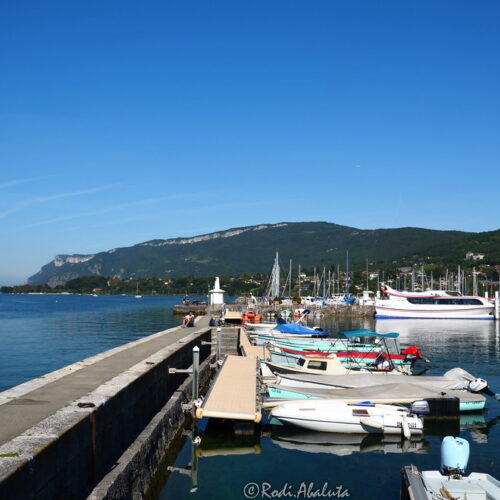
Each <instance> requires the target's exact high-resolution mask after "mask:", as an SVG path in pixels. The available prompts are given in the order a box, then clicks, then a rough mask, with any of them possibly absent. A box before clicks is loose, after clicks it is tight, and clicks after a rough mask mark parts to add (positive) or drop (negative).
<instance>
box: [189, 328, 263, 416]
mask: <svg viewBox="0 0 500 500" xmlns="http://www.w3.org/2000/svg"><path fill="white" fill-rule="evenodd" d="M238 345H239V347H240V350H241V352H242V354H243V355H242V356H234V355H229V356H227V357H226V358H225V360H224V364H223V365H222V368H221V370H220V372H219V374H218V375H217V378H216V379H215V381H214V382H213V385H212V387H211V389H210V391H209V392H208V394H207V396H206V398H205V400H204V402H203V404H202V406H201V408H198V410H197V412H196V416H197V417H198V418H203V417H212V418H227V419H231V420H247V421H251V422H256V423H258V422H260V420H261V418H262V415H261V412H260V404H259V401H258V397H257V396H258V394H257V370H258V363H259V359H260V358H263V355H264V347H256V346H253V345H251V344H250V341H249V340H248V337H247V335H246V334H245V332H244V331H243V329H240V330H239V340H238Z"/></svg>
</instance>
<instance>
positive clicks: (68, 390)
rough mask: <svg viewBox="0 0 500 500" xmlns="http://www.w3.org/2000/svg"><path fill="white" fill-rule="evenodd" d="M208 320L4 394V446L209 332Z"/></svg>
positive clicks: (0, 396)
mask: <svg viewBox="0 0 500 500" xmlns="http://www.w3.org/2000/svg"><path fill="white" fill-rule="evenodd" d="M208 321H209V318H208V317H206V316H203V317H198V318H197V320H196V324H195V327H194V328H181V327H176V328H172V329H169V330H165V331H162V332H159V333H156V334H154V335H150V336H148V337H144V338H142V339H139V340H136V341H134V342H131V343H129V344H125V345H122V346H119V347H117V348H115V349H111V350H109V351H106V352H104V353H101V354H98V355H96V356H93V357H91V358H87V359H86V360H83V361H81V362H79V363H75V364H74V365H70V366H69V367H65V368H63V369H61V370H57V371H56V372H52V373H51V374H47V375H46V376H44V377H40V378H37V379H33V380H32V381H29V382H26V383H24V384H21V385H20V386H16V387H15V388H12V389H9V390H7V391H4V392H2V393H0V445H2V444H4V443H6V442H8V441H10V440H11V439H13V438H15V437H16V436H18V435H20V434H21V433H23V432H25V431H26V430H28V429H30V428H31V427H32V426H34V425H36V424H37V423H39V422H41V421H42V420H44V419H45V418H47V417H49V416H50V415H53V414H54V413H56V412H57V411H58V410H60V409H61V408H64V407H65V406H67V405H68V404H70V403H71V402H72V401H75V400H77V399H80V398H82V397H84V396H85V395H87V394H89V393H90V392H92V391H93V390H95V389H96V388H97V387H99V386H101V385H102V384H103V383H105V382H106V381H109V380H110V379H112V378H113V377H116V376H117V375H119V374H121V373H123V372H124V371H126V370H128V369H130V368H131V367H132V366H134V365H135V364H137V363H139V362H140V361H142V360H144V359H146V358H148V357H149V356H151V355H153V354H155V353H156V352H157V351H159V350H161V349H164V348H165V347H168V346H169V345H172V344H174V343H176V342H178V341H180V340H181V339H182V338H184V337H186V336H187V335H189V334H192V333H197V332H198V331H201V330H203V331H206V329H207V326H208Z"/></svg>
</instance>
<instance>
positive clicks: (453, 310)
mask: <svg viewBox="0 0 500 500" xmlns="http://www.w3.org/2000/svg"><path fill="white" fill-rule="evenodd" d="M381 290H382V291H383V293H384V294H385V295H386V296H387V297H386V298H384V299H377V300H376V301H375V317H376V318H433V319H438V318H443V319H493V312H494V311H493V310H494V304H493V301H491V300H489V299H487V298H485V297H479V296H464V295H461V294H460V293H458V292H447V291H444V290H426V291H424V292H401V291H398V290H394V289H392V288H391V287H389V286H387V285H383V286H382V287H381Z"/></svg>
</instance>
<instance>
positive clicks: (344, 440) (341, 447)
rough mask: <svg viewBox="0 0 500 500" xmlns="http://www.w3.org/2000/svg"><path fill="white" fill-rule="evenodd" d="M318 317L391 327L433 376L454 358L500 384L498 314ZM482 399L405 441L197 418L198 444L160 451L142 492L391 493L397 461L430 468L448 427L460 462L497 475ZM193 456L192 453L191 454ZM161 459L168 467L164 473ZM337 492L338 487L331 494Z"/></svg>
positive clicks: (498, 445)
mask: <svg viewBox="0 0 500 500" xmlns="http://www.w3.org/2000/svg"><path fill="white" fill-rule="evenodd" d="M321 326H323V328H324V329H326V330H328V331H339V330H351V329H357V328H369V329H373V330H375V331H378V332H381V333H388V332H391V331H396V332H399V333H400V334H401V337H400V338H401V344H402V345H411V344H417V345H418V346H419V347H420V348H421V350H422V352H423V353H424V354H425V355H426V356H427V357H429V358H430V359H431V361H432V364H431V366H432V369H431V371H430V373H432V374H436V375H441V374H443V373H444V372H445V371H447V370H448V369H450V368H453V367H455V366H460V367H462V368H464V369H466V370H468V371H470V372H471V373H473V374H474V375H476V376H480V377H483V378H486V379H488V381H489V382H490V386H491V387H492V389H493V390H494V391H496V392H500V331H499V327H500V322H498V321H497V322H496V324H495V322H493V321H463V320H455V321H446V320H403V321H401V320H400V321H396V320H378V321H375V320H372V319H369V320H357V321H356V320H355V321H336V322H327V321H326V320H325V321H322V325H321ZM487 408H488V409H487V410H486V411H485V412H482V413H476V414H470V415H467V414H465V415H463V416H462V417H461V418H460V422H454V423H450V422H448V423H440V424H438V425H433V426H431V427H429V426H427V428H426V430H425V434H424V436H423V437H422V439H420V440H418V441H414V442H412V443H411V444H410V443H401V441H400V440H398V439H393V438H383V439H382V438H378V437H375V436H356V435H335V434H326V433H314V432H308V431H303V430H300V429H293V428H291V427H277V426H263V427H262V429H261V433H260V436H257V438H255V439H254V438H252V437H251V436H248V435H245V433H244V432H242V429H238V428H234V427H233V426H231V425H221V424H220V423H219V424H218V423H217V422H215V421H210V422H207V421H206V420H202V421H201V422H199V424H198V430H197V432H198V433H199V434H200V435H201V437H202V441H201V444H200V446H199V447H197V449H196V452H195V453H194V454H193V450H192V443H191V439H190V438H189V437H185V438H183V440H182V441H181V442H180V443H179V451H178V453H177V454H176V455H175V456H171V457H166V464H165V466H164V467H163V470H162V471H160V473H159V475H158V476H159V478H158V482H157V483H156V484H155V485H154V488H152V490H151V492H150V493H151V494H150V498H151V499H157V498H161V499H171V498H175V499H176V500H181V499H188V498H189V499H195V498H200V499H233V498H234V499H237V498H259V499H260V498H271V495H273V492H274V495H275V496H274V497H275V498H328V497H327V496H326V495H327V493H328V492H331V493H330V495H331V496H330V498H339V497H340V498H351V499H356V500H358V499H360V500H362V499H370V500H371V499H380V500H382V499H398V498H399V487H400V469H401V467H402V466H403V465H407V464H410V463H413V464H415V465H417V466H418V467H420V468H421V469H423V470H435V469H439V465H440V446H441V440H442V438H443V436H445V435H448V434H450V435H456V436H457V435H460V436H461V437H463V438H465V439H467V440H468V441H469V442H470V444H471V457H470V460H469V469H468V470H469V471H477V472H485V473H489V474H492V475H493V476H495V477H497V478H499V479H500V452H499V449H500V417H499V415H500V403H498V402H496V401H494V400H492V399H491V398H488V402H487ZM193 455H195V456H197V457H199V458H195V461H194V462H193V458H192V457H193ZM168 466H174V467H176V468H177V470H174V471H172V472H169V471H168V469H167V467H168ZM193 467H194V470H195V471H196V479H195V482H196V486H197V489H196V490H195V491H192V487H193V479H192V477H191V474H192V470H193ZM325 484H326V487H325V486H324V485H325ZM323 488H325V489H324V490H323ZM263 490H264V491H263ZM316 490H318V492H319V493H318V494H316V496H314V495H315V491H316ZM321 491H323V493H324V494H323V496H321V494H320V493H321ZM338 493H340V494H341V495H342V494H343V495H344V496H343V497H342V496H333V494H338ZM347 494H348V495H349V496H347ZM268 495H269V496H268ZM293 495H295V496H293Z"/></svg>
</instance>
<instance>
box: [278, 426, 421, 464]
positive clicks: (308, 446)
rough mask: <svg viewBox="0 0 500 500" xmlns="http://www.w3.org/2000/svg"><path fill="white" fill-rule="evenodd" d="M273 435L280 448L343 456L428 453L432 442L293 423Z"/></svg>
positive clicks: (280, 428) (416, 438)
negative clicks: (315, 428) (310, 428)
mask: <svg viewBox="0 0 500 500" xmlns="http://www.w3.org/2000/svg"><path fill="white" fill-rule="evenodd" d="M270 437H271V440H272V442H273V443H274V444H275V445H277V446H279V447H280V448H285V449H290V450H298V451H303V452H306V453H330V454H333V455H337V456H339V457H341V456H346V455H352V454H354V453H372V452H382V453H384V454H385V453H426V452H427V448H428V443H427V442H426V441H425V440H423V439H421V437H420V439H419V438H418V437H413V436H412V439H411V441H409V440H406V439H405V440H402V439H401V437H400V436H394V435H387V436H383V435H375V434H368V435H366V434H333V433H327V432H312V431H311V432H304V431H301V430H295V429H293V428H289V427H276V428H274V429H273V430H272V431H271V433H270Z"/></svg>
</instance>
